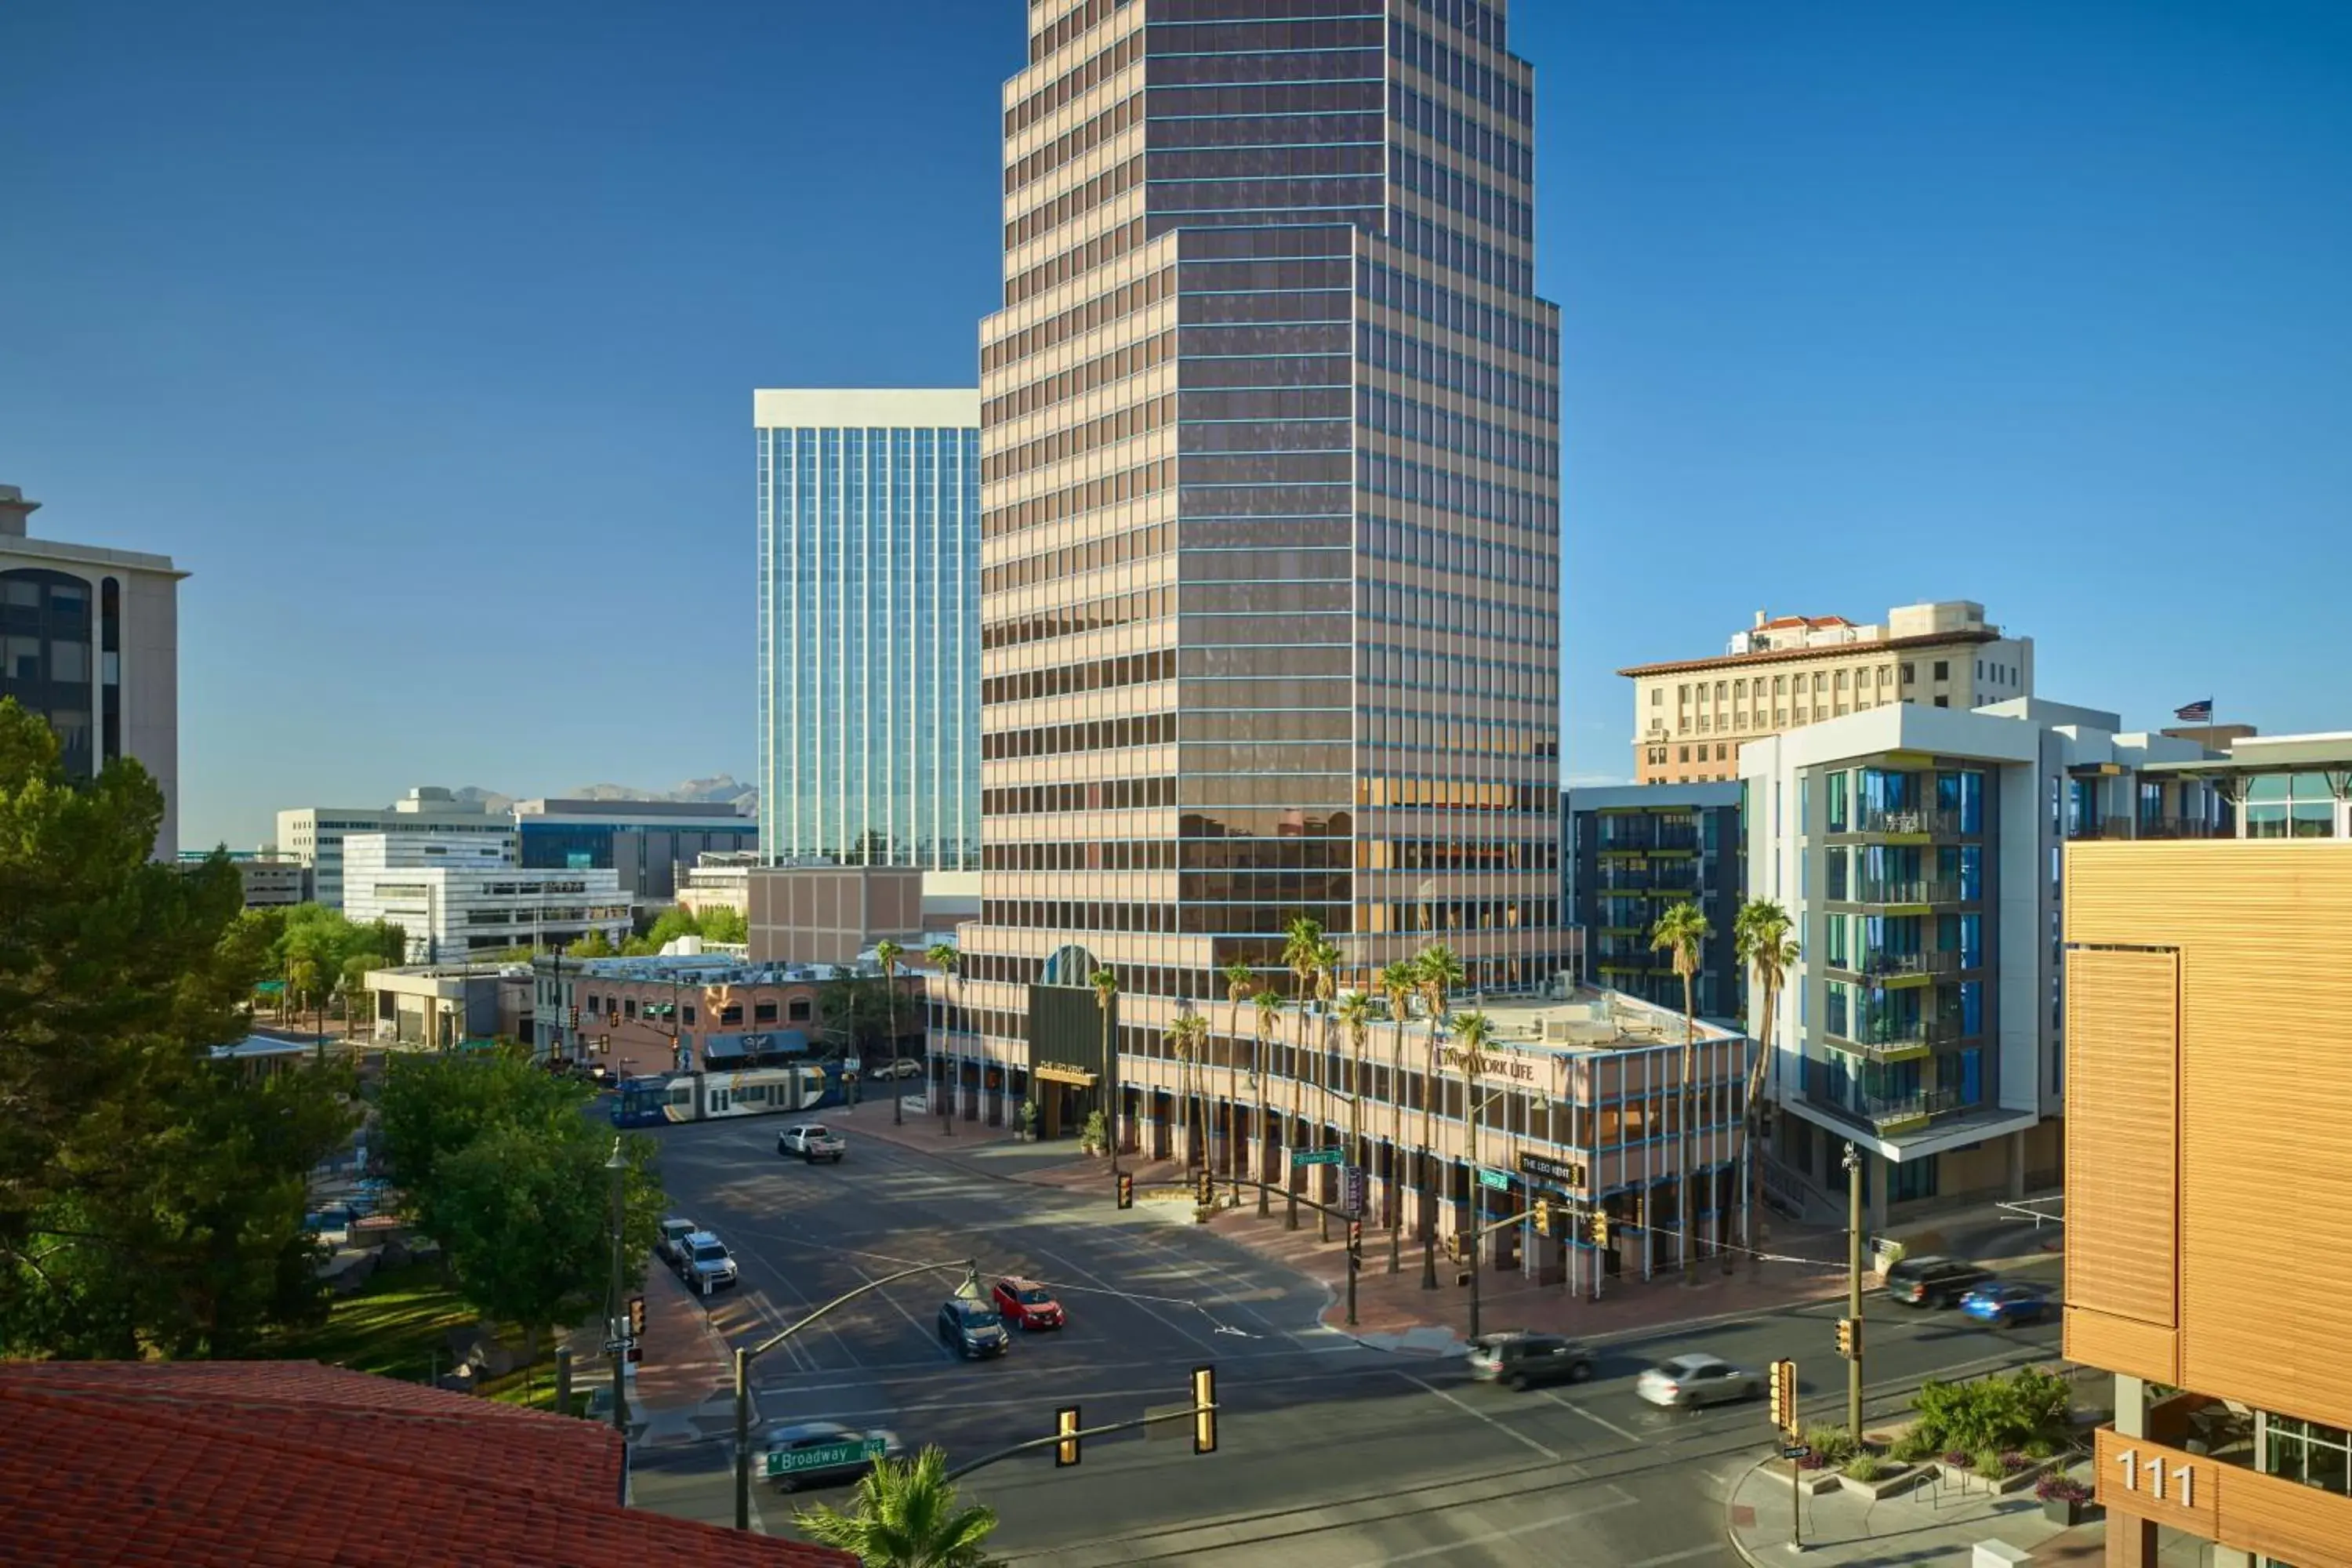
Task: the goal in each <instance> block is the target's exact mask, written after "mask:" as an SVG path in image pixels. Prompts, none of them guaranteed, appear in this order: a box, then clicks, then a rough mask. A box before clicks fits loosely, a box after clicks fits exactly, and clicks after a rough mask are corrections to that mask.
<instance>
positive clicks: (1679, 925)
mask: <svg viewBox="0 0 2352 1568" xmlns="http://www.w3.org/2000/svg"><path fill="white" fill-rule="evenodd" d="M1709 934H1710V933H1709V932H1708V931H1707V924H1706V916H1705V915H1703V914H1701V913H1699V908H1698V906H1697V905H1696V904H1694V903H1692V902H1690V901H1689V900H1683V901H1682V902H1681V903H1678V904H1673V905H1670V906H1668V907H1667V910H1666V912H1665V913H1664V914H1662V915H1660V916H1659V917H1658V923H1657V924H1655V925H1654V926H1652V927H1651V928H1650V951H1651V952H1665V953H1670V954H1672V955H1673V957H1674V961H1675V974H1676V975H1678V976H1680V977H1681V980H1682V983H1683V1092H1682V1107H1683V1109H1682V1118H1681V1120H1682V1136H1681V1137H1680V1138H1677V1139H1676V1140H1675V1143H1676V1145H1677V1146H1678V1147H1679V1149H1680V1152H1681V1164H1682V1233H1683V1283H1684V1284H1685V1285H1696V1284H1697V1283H1698V1201H1697V1200H1698V1189H1697V1185H1696V1176H1695V1175H1694V1173H1693V1172H1692V1169H1691V1154H1692V1151H1693V1149H1694V1146H1695V1145H1694V1142H1693V1141H1694V1139H1695V1138H1696V1134H1697V1131H1698V1129H1697V1126H1696V1122H1697V1120H1698V1117H1697V1109H1698V1084H1697V1077H1698V1071H1697V1065H1698V1011H1697V1008H1696V1005H1695V1004H1694V1002H1693V1000H1692V991H1691V986H1692V983H1693V982H1695V981H1696V980H1697V978H1698V950H1699V944H1700V943H1701V942H1705V941H1706V939H1707V937H1708V935H1709Z"/></svg>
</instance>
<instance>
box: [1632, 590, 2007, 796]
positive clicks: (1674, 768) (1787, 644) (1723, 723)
mask: <svg viewBox="0 0 2352 1568" xmlns="http://www.w3.org/2000/svg"><path fill="white" fill-rule="evenodd" d="M1617 673H1618V674H1620V675H1622V676H1625V677H1627V678H1629V679H1631V680H1632V681H1633V777H1634V780H1635V781H1636V782H1637V783H1640V784H1688V783H1691V782H1693V781H1706V780H1717V781H1720V780H1727V779H1736V778H1738V776H1739V752H1740V748H1741V747H1742V746H1744V745H1747V744H1749V743H1751V742H1755V741H1758V740H1760V739H1762V738H1763V737H1764V736H1767V735H1777V734H1779V733H1780V732H1781V731H1784V730H1790V729H1795V728H1798V727H1800V726H1802V725H1806V724H1816V723H1819V722H1821V721H1822V720H1824V719H1838V718H1843V717H1844V716H1845V715H1846V714H1848V713H1860V712H1864V711H1867V710H1870V709H1873V708H1883V707H1885V706H1886V705H1888V704H1890V703H1895V702H1914V703H1916V704H1918V705H1919V706H1920V707H1922V708H1958V709H1963V710H1965V709H1970V708H1978V707H1981V706H1983V705H1984V704H1986V703H1990V702H2000V701H2006V700H2010V699H2011V698H2017V697H2031V696H2032V695H2033V639H2032V638H2031V637H2003V636H2002V635H2001V632H2000V627H1998V626H1990V625H1988V624H1987V623H1986V621H1985V618H1984V606H1983V605H1979V604H1973V603H1971V602H1969V600H1966V599H1952V600H1947V601H1943V602H1940V603H1937V604H1930V605H1905V606H1903V607H1902V608H1899V609H1894V610H1889V611H1888V612H1887V613H1886V620H1885V624H1884V625H1882V626H1856V625H1855V624H1854V623H1853V622H1852V621H1849V620H1847V619H1846V618H1845V617H1844V616H1777V617H1776V616H1769V615H1768V614H1766V613H1765V612H1764V611H1762V610H1759V611H1757V612H1756V624H1755V625H1754V626H1751V627H1749V628H1748V630H1746V631H1744V632H1739V633H1737V634H1735V635H1734V636H1733V637H1732V638H1731V640H1730V643H1729V645H1728V646H1727V647H1726V648H1725V650H1724V652H1723V653H1722V654H1721V655H1720V656H1718V657H1716V658H1693V659H1676V660H1671V661H1669V662H1667V663H1664V664H1638V665H1635V666H1633V668H1629V669H1621V670H1619V671H1618V672H1617Z"/></svg>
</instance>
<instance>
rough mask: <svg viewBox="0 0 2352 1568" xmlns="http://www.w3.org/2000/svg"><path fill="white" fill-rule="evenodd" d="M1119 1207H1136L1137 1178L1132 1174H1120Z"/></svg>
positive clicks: (1123, 1172) (1122, 1172)
mask: <svg viewBox="0 0 2352 1568" xmlns="http://www.w3.org/2000/svg"><path fill="white" fill-rule="evenodd" d="M1118 1206H1119V1207H1121V1208H1123V1209H1131V1208H1133V1207H1134V1206H1135V1176H1134V1173H1132V1172H1128V1171H1121V1172H1120V1173H1118Z"/></svg>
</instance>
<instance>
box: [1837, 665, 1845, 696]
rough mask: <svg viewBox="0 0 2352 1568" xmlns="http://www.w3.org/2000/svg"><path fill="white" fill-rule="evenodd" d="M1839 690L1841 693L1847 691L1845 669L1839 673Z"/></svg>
mask: <svg viewBox="0 0 2352 1568" xmlns="http://www.w3.org/2000/svg"><path fill="white" fill-rule="evenodd" d="M1837 689H1839V690H1840V691H1843V690H1844V689H1845V671H1844V670H1843V669H1841V670H1839V671H1838V672H1837Z"/></svg>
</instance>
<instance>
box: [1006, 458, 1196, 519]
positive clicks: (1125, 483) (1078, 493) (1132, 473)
mask: <svg viewBox="0 0 2352 1568" xmlns="http://www.w3.org/2000/svg"><path fill="white" fill-rule="evenodd" d="M1175 482H1176V459H1175V458H1159V459H1157V460H1155V461H1153V462H1149V463H1139V464H1137V465H1136V466H1135V467H1134V468H1122V469H1120V470H1119V471H1118V473H1115V474H1105V475H1103V476H1102V477H1101V478H1100V479H1081V480H1079V481H1078V482H1077V483H1076V484H1074V485H1065V486H1063V487H1062V488H1061V489H1057V490H1048V491H1046V492H1045V494H1044V495H1041V496H1032V497H1030V498H1029V499H1028V500H1019V501H1014V502H1013V504H1012V505H1010V506H1001V507H998V508H996V509H995V510H992V511H983V512H982V513H981V514H980V534H981V537H982V539H991V538H994V537H996V536H997V535H1000V534H1004V533H1012V532H1016V531H1019V530H1022V529H1024V528H1041V527H1043V526H1044V525H1045V524H1046V523H1049V522H1059V521H1062V520H1063V519H1064V518H1069V517H1077V516H1080V515H1082V514H1083V513H1086V512H1089V511H1095V510H1099V509H1101V508H1103V507H1107V506H1117V505H1118V504H1119V503H1120V502H1121V501H1130V500H1142V499H1143V498H1144V497H1145V496H1153V495H1158V494H1159V493H1160V491H1162V490H1164V489H1169V488H1170V487H1171V486H1172V485H1173V484H1175Z"/></svg>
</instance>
